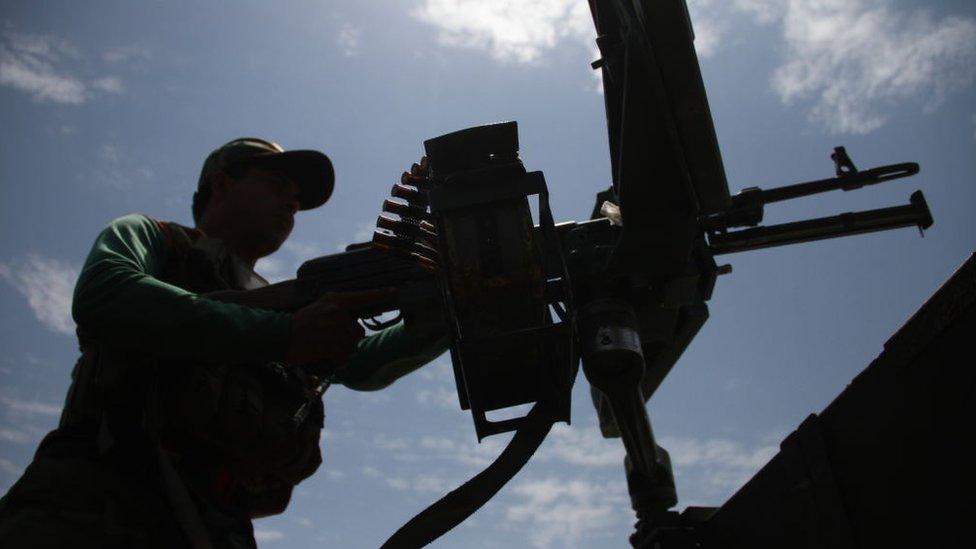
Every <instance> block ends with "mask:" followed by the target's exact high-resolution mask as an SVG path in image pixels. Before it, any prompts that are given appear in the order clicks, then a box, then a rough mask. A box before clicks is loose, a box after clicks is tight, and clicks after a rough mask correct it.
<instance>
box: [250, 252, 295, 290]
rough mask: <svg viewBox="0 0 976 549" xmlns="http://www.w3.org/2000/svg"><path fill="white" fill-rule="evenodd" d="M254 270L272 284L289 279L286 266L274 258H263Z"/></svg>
mask: <svg viewBox="0 0 976 549" xmlns="http://www.w3.org/2000/svg"><path fill="white" fill-rule="evenodd" d="M254 270H255V271H256V272H257V273H258V274H259V275H261V276H263V277H264V278H265V279H267V280H268V282H271V283H272V284H273V283H275V282H281V281H282V280H285V279H286V278H289V276H288V275H287V270H286V269H285V264H284V263H283V262H282V261H281V260H280V259H277V258H274V257H262V258H261V259H259V260H258V262H257V263H256V264H255V265H254Z"/></svg>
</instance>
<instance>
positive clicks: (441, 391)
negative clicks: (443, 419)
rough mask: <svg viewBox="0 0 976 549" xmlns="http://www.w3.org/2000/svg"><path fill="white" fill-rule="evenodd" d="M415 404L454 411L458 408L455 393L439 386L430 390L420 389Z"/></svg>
mask: <svg viewBox="0 0 976 549" xmlns="http://www.w3.org/2000/svg"><path fill="white" fill-rule="evenodd" d="M417 403H418V404H424V405H434V406H438V407H440V408H445V409H448V410H454V409H457V408H458V397H457V391H456V390H454V389H450V388H447V387H444V386H440V385H439V386H436V387H433V388H431V389H421V390H420V391H418V392H417Z"/></svg>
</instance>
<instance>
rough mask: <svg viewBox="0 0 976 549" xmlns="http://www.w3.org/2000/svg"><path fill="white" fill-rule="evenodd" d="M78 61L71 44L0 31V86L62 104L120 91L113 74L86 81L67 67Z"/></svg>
mask: <svg viewBox="0 0 976 549" xmlns="http://www.w3.org/2000/svg"><path fill="white" fill-rule="evenodd" d="M79 60H82V57H81V54H80V53H79V52H78V50H77V49H76V48H75V47H74V46H72V45H71V44H69V43H68V42H67V41H65V40H61V39H58V38H55V37H53V36H48V35H40V34H25V33H17V32H12V31H10V30H6V31H4V32H3V33H2V34H0V85H2V86H8V87H11V88H14V89H16V90H20V91H22V92H25V93H28V94H30V96H31V97H32V98H33V99H34V100H36V101H42V102H43V101H51V102H53V103H61V104H64V105H80V104H82V103H84V102H86V101H87V100H88V99H90V98H91V97H92V96H93V93H94V92H103V93H112V94H118V93H122V91H123V86H122V81H121V80H120V79H119V78H117V77H115V76H102V77H95V78H92V79H90V80H88V79H86V78H84V77H82V76H79V75H78V74H76V73H77V69H76V68H70V67H68V65H70V64H71V63H72V62H77V61H79ZM76 65H77V63H76ZM86 80H87V83H86Z"/></svg>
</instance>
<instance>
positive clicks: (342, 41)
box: [336, 23, 362, 57]
mask: <svg viewBox="0 0 976 549" xmlns="http://www.w3.org/2000/svg"><path fill="white" fill-rule="evenodd" d="M361 34H362V31H361V30H360V29H359V28H358V27H356V26H355V25H352V24H350V23H343V24H342V26H341V27H339V33H338V34H337V35H336V45H338V46H339V48H341V49H342V54H343V55H345V56H346V57H355V56H356V55H359V37H360V35H361Z"/></svg>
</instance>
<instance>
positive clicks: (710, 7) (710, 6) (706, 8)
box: [688, 0, 729, 57]
mask: <svg viewBox="0 0 976 549" xmlns="http://www.w3.org/2000/svg"><path fill="white" fill-rule="evenodd" d="M688 15H689V17H691V27H692V30H693V31H694V33H695V51H696V52H697V53H698V55H699V57H711V56H712V55H714V54H715V52H716V51H718V46H719V44H720V43H721V41H722V40H723V39H724V38H725V36H726V34H728V31H729V18H728V14H727V13H726V10H725V3H724V2H716V0H688Z"/></svg>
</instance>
